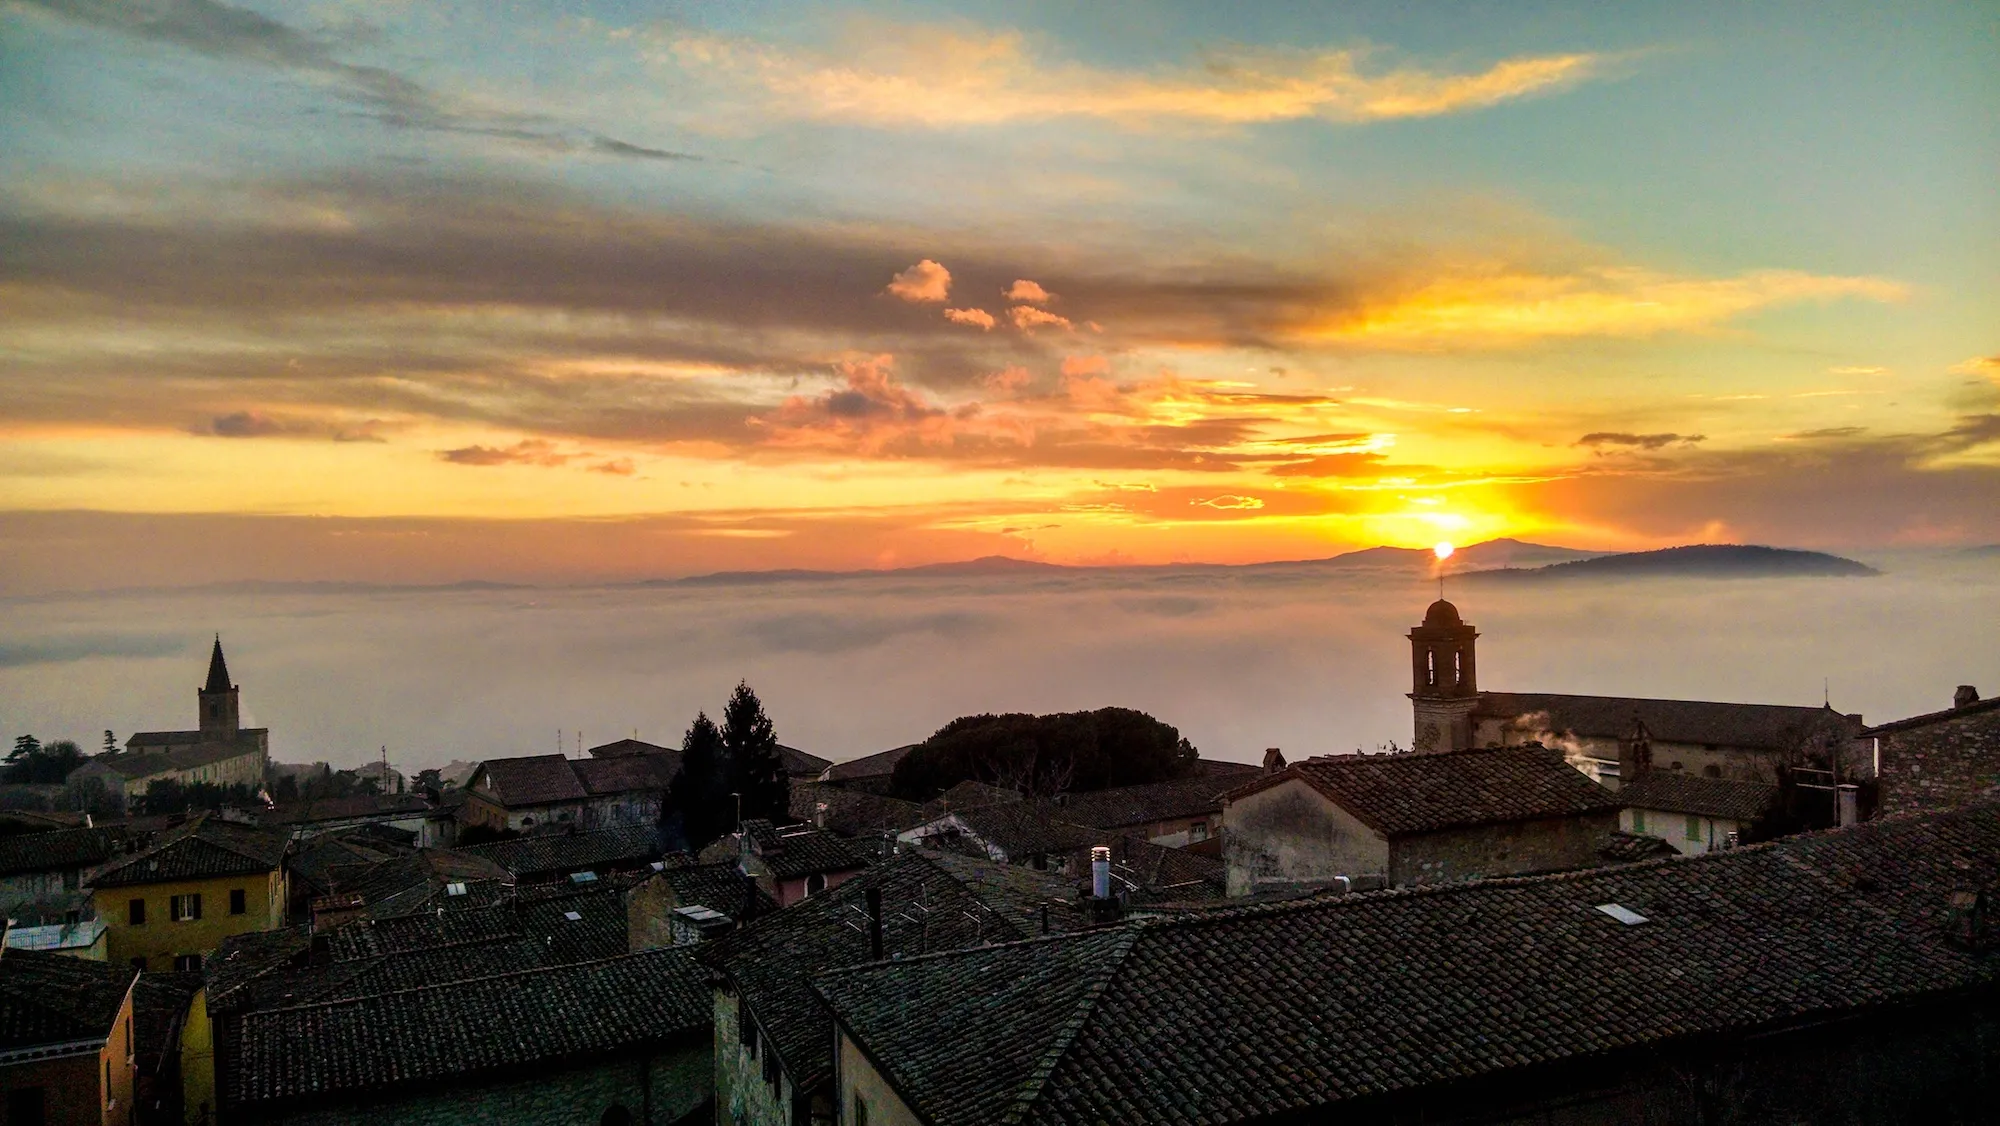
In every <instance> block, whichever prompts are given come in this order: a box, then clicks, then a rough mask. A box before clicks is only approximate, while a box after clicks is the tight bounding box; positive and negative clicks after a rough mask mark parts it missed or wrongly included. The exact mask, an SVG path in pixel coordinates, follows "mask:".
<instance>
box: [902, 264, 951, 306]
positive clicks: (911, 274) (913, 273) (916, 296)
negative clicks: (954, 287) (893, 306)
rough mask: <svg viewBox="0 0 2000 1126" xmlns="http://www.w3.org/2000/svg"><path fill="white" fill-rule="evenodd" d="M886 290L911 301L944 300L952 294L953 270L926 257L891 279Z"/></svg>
mask: <svg viewBox="0 0 2000 1126" xmlns="http://www.w3.org/2000/svg"><path fill="white" fill-rule="evenodd" d="M886 292H888V293H889V294H891V295H893V296H896V297H900V298H902V299H903V300H905V301H910V302H917V303H924V302H939V301H943V300H944V299H945V298H947V297H949V296H950V295H951V271H950V270H947V269H945V268H944V267H943V266H940V265H938V264H937V263H936V262H933V261H931V260H930V259H928V258H926V259H924V260H923V261H921V262H918V263H917V264H916V265H914V266H911V267H910V268H909V269H907V270H904V271H903V272H902V273H900V274H897V275H896V276H895V277H893V278H891V279H889V288H888V289H887V290H886Z"/></svg>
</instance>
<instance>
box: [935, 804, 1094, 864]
mask: <svg viewBox="0 0 2000 1126" xmlns="http://www.w3.org/2000/svg"><path fill="white" fill-rule="evenodd" d="M1057 812H1059V811H1057V810H1054V809H1052V808H1050V807H1048V806H1045V805H1042V804H1041V803H1039V802H1036V803H1030V802H1019V803H1014V804H1008V805H989V806H984V807H981V808H979V809H968V810H963V811H953V812H952V813H949V814H946V815H945V816H943V817H940V818H938V819H937V820H935V821H932V822H930V823H928V824H926V825H921V826H918V827H917V828H915V829H912V830H909V831H907V832H906V833H905V834H904V836H905V837H906V838H909V839H913V840H918V841H930V842H942V841H945V840H948V839H950V838H951V837H954V836H960V837H965V836H969V837H971V838H972V839H974V840H976V841H978V842H980V843H981V844H984V845H990V846H992V847H994V848H997V849H999V850H1000V852H1001V853H1002V854H1003V855H1004V856H1005V858H1006V859H1008V860H1010V861H1013V862H1015V863H1020V862H1022V861H1025V860H1027V859H1028V858H1029V857H1031V856H1038V855H1046V856H1053V855H1057V854H1061V853H1068V852H1074V851H1075V850H1077V849H1079V848H1086V847H1088V846H1090V845H1093V844H1103V843H1104V839H1103V838H1104V837H1105V836H1106V833H1105V832H1104V831H1103V830H1101V829H1090V828H1086V827H1084V826H1082V825H1073V824H1071V823H1069V822H1068V821H1058V820H1056V818H1055V817H1054V816H1052V814H1054V813H1057ZM960 826H962V827H963V831H962V832H961V831H960V828H959V827H960ZM913 834H914V836H913Z"/></svg>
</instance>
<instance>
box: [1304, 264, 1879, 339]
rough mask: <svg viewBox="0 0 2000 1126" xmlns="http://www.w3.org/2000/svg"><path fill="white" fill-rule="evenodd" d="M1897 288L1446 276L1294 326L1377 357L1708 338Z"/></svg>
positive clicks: (1768, 279)
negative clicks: (1770, 311) (1731, 326)
mask: <svg viewBox="0 0 2000 1126" xmlns="http://www.w3.org/2000/svg"><path fill="white" fill-rule="evenodd" d="M1908 293H1909V291H1908V288H1907V287H1905V286H1904V285H1902V284H1901V283H1899V282H1895V281H1890V280H1887V279H1883V278H1871V277H1829V276H1822V275H1815V274H1806V273H1799V272H1796V271H1791V270H1764V271H1759V272H1756V273H1751V274H1745V275H1743V276H1741V277H1735V278H1677V277H1672V276H1668V275H1664V274H1659V273H1655V272H1653V271H1650V270H1643V269H1637V268H1631V267H1622V268H1609V269H1600V270H1592V271H1582V272H1578V273H1573V274H1563V275H1553V274H1530V273H1522V272H1516V271H1492V272H1486V273H1472V274H1461V275H1457V276H1445V277H1441V278H1439V279H1437V280H1435V281H1432V282H1429V283H1427V284H1425V285H1422V286H1421V287H1419V288H1417V289H1415V290H1412V291H1407V292H1404V293H1401V294H1398V295H1395V296H1392V297H1388V298H1385V299H1382V300H1380V301H1377V302H1375V303H1374V304H1372V305H1370V306H1368V307H1365V308H1363V309H1361V310H1359V311H1356V312H1343V313H1340V314H1336V315H1333V316H1330V317H1328V318H1326V319H1325V320H1323V321H1318V322H1311V321H1308V322H1307V323H1303V324H1300V325H1298V326H1296V332H1297V334H1298V335H1299V336H1301V337H1304V338H1306V339H1313V340H1322V341H1327V342H1341V343H1356V344H1369V345H1375V346H1381V347H1392V348H1394V347H1413V348H1426V347H1437V346H1447V345H1487V346H1504V345H1508V344H1519V343H1525V342H1528V341H1531V340H1538V339H1544V338H1549V337H1576V336H1625V337H1645V336H1653V335H1656V334H1658V333H1662V332H1676V331H1679V332H1685V331H1693V330H1698V329H1704V328H1709V327H1712V326H1714V325H1717V324H1719V323H1721V322H1723V321H1726V320H1728V319H1730V318H1732V317H1736V316H1740V315H1742V314H1745V313H1750V312H1754V311H1757V310H1759V309H1764V308H1768V307H1772V306H1778V305H1788V304H1797V303H1800V302H1807V301H1834V300H1840V299H1844V298H1853V299H1859V300H1865V301H1878V302H1893V301H1900V300H1902V299H1903V298H1905V297H1906V296H1908Z"/></svg>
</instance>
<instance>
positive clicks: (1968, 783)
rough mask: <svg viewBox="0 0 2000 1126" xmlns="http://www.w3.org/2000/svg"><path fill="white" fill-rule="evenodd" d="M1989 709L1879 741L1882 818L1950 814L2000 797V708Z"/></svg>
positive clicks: (1985, 705) (1944, 717)
mask: <svg viewBox="0 0 2000 1126" xmlns="http://www.w3.org/2000/svg"><path fill="white" fill-rule="evenodd" d="M1990 703H1991V702H1990V701H1982V702H1981V703H1979V704H1975V705H1973V706H1972V707H1971V708H1968V709H1965V710H1964V711H1963V713H1962V714H1957V715H1954V714H1952V713H1950V712H1945V713H1942V714H1940V715H1939V716H1938V717H1937V718H1936V720H1935V721H1933V722H1930V723H1925V724H1922V725H1919V726H1912V727H1910V728H1907V729H1905V730H1901V731H1892V732H1890V733H1888V734H1886V735H1881V736H1878V737H1877V738H1878V739H1879V743H1880V754H1881V773H1880V776H1879V779H1878V784H1879V786H1880V790H1879V799H1878V800H1879V804H1878V805H1877V810H1878V814H1880V815H1886V814H1891V813H1914V812H1920V811H1925V810H1937V809H1950V808H1953V807H1954V806H1960V805H1964V804H1965V803H1967V802H1970V801H1977V800H1979V799H1980V798H1982V797H1994V796H2000V707H1993V706H1989V705H1990Z"/></svg>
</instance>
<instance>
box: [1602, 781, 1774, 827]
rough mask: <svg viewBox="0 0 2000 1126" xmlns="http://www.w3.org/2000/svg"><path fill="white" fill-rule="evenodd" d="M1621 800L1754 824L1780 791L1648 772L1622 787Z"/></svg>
mask: <svg viewBox="0 0 2000 1126" xmlns="http://www.w3.org/2000/svg"><path fill="white" fill-rule="evenodd" d="M1618 800H1619V801H1620V802H1622V803H1624V804H1625V805H1626V806H1628V807H1631V808H1634V809H1658V810H1664V811H1665V812H1668V813H1693V814H1698V815H1700V816H1703V817H1722V818H1727V819H1729V820H1731V821H1755V820H1757V819H1758V818H1760V817H1762V816H1764V815H1765V814H1766V813H1769V812H1770V811H1771V809H1772V807H1773V806H1775V805H1777V804H1778V788H1777V787H1776V786H1769V785H1765V784H1764V783H1761V782H1735V781H1730V780H1729V779H1725V778H1704V777H1702V776H1700V775H1698V774H1683V773H1681V772H1680V771H1678V770H1648V771H1646V772H1645V773H1644V774H1641V775H1639V776H1638V777H1637V778H1634V779H1631V780H1630V781H1628V782H1626V783H1625V784H1624V785H1623V786H1621V787H1619V789H1618Z"/></svg>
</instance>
